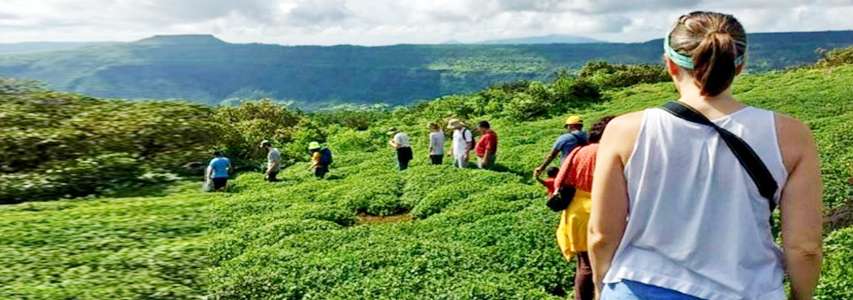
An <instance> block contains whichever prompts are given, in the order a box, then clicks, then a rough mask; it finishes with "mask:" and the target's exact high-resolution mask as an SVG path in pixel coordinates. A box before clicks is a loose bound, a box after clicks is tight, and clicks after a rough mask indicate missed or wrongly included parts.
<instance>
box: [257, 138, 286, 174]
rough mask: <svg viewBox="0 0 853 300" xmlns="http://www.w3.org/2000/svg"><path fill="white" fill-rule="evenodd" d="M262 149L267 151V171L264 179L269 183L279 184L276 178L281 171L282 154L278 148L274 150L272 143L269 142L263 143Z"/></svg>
mask: <svg viewBox="0 0 853 300" xmlns="http://www.w3.org/2000/svg"><path fill="white" fill-rule="evenodd" d="M261 148H263V149H265V150H267V169H266V172H264V174H265V176H264V179H265V180H266V181H269V182H277V181H278V178H276V176H278V172H280V171H281V152H279V151H278V149H277V148H273V146H272V143H270V141H267V140H264V141H263V142H261Z"/></svg>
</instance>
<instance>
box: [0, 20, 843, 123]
mask: <svg viewBox="0 0 853 300" xmlns="http://www.w3.org/2000/svg"><path fill="white" fill-rule="evenodd" d="M749 38H750V54H749V59H750V64H749V66H750V67H749V68H750V71H753V72H758V71H767V70H774V69H782V68H785V67H790V66H796V65H802V64H811V63H814V62H815V61H816V60H817V59H818V58H819V57H820V56H819V54H818V53H816V50H817V49H821V48H822V49H831V48H838V47H846V46H849V45H853V31H834V32H795V33H756V34H751V35H750V37H749ZM660 48H661V41H660V40H652V41H649V42H645V43H585V44H532V45H396V46H385V47H361V46H346V45H342V46H332V47H317V46H279V45H263V44H231V43H226V42H223V41H221V40H219V39H217V38H215V37H213V36H205V35H185V36H155V37H152V38H148V39H144V40H141V41H138V42H134V43H119V44H108V45H102V46H95V47H86V48H81V49H75V50H68V51H59V52H49V53H38V54H29V55H6V56H0V76H7V77H16V78H28V79H36V80H41V81H44V82H46V83H48V84H49V87H50V88H52V89H55V90H61V91H72V92H80V93H83V94H86V95H92V96H97V97H116V98H131V99H141V98H144V99H176V98H180V99H187V100H190V101H193V102H196V103H204V104H218V103H221V102H222V101H226V103H233V102H234V101H238V100H239V99H256V98H260V97H268V98H273V99H277V100H284V101H293V103H294V104H296V105H297V106H300V107H302V108H317V107H324V106H329V105H333V104H341V103H358V104H365V103H367V104H374V103H386V104H410V103H412V102H413V101H416V100H425V99H433V98H436V97H439V96H444V95H450V94H459V93H469V92H474V91H477V90H480V89H483V88H485V87H487V86H490V85H492V84H496V83H501V82H509V81H516V80H521V79H527V80H551V79H553V74H554V73H555V72H557V71H559V70H562V69H569V70H574V71H576V70H578V69H579V68H580V67H581V66H583V65H584V64H586V63H587V62H588V61H590V60H596V59H600V60H605V61H607V62H610V63H629V64H658V63H660V60H661V55H660ZM229 100H230V101H229Z"/></svg>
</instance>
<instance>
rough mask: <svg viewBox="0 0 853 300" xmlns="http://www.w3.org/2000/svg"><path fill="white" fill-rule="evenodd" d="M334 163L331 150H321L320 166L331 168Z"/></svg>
mask: <svg viewBox="0 0 853 300" xmlns="http://www.w3.org/2000/svg"><path fill="white" fill-rule="evenodd" d="M333 162H334V160H333V159H332V151H331V150H329V148H323V150H320V165H323V166H329V165H331V164H332V163H333Z"/></svg>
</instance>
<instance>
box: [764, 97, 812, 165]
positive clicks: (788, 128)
mask: <svg viewBox="0 0 853 300" xmlns="http://www.w3.org/2000/svg"><path fill="white" fill-rule="evenodd" d="M774 113H775V115H776V136H777V137H778V141H779V150H780V151H781V153H782V161H783V163H784V164H785V168H786V169H787V170H788V172H791V171H792V170H793V168H794V167H795V166H796V165H797V163H798V162H799V161H800V159H801V158H802V157H803V155H806V154H809V153H811V152H815V151H816V148H817V146H816V145H815V141H814V136H813V135H812V131H811V129H809V127H808V126H807V125H806V124H805V123H803V122H802V121H800V120H798V119H797V118H794V117H792V116H789V115H786V114H783V113H778V112H774Z"/></svg>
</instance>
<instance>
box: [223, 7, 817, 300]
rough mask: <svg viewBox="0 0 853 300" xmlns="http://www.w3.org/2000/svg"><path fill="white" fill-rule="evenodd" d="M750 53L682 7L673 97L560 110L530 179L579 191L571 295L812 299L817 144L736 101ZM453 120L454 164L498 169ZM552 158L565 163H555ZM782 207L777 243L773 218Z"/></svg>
mask: <svg viewBox="0 0 853 300" xmlns="http://www.w3.org/2000/svg"><path fill="white" fill-rule="evenodd" d="M746 50H747V39H746V33H745V31H744V29H743V27H742V26H741V24H740V23H739V22H738V20H737V19H735V18H734V17H733V16H731V15H726V14H721V13H715V12H701V11H699V12H692V13H690V14H687V15H684V16H681V17H680V18H678V20H677V22H676V23H675V25H674V26H673V27H672V29H671V30H670V31H669V32H668V33H667V35H666V36H665V38H664V45H663V53H664V58H665V59H664V61H665V67H666V70H667V71H668V72H669V74H670V75H671V78H672V80H673V83H674V84H675V86H676V88H677V90H678V92H679V96H680V97H679V99H677V101H674V102H670V103H667V104H666V105H665V106H663V107H661V108H649V109H646V110H644V111H639V112H633V113H628V114H625V115H621V116H618V117H615V118H614V117H612V116H608V117H604V118H602V119H601V120H599V121H598V122H597V123H595V124H594V125H592V126H591V128H590V130H589V132H584V131H583V120H582V118H581V117H580V116H571V117H569V118H568V119H567V120H566V122H565V128H566V132H565V133H564V134H562V135H561V136H559V137H558V138H557V139H556V142H555V143H554V145H553V147H552V149H551V151H550V152H548V153H547V154H546V155H545V159H544V161H543V162H542V164H541V165H539V166H538V167H536V168H535V170H533V175H534V178H536V179H537V180H538V181H539V182H541V183H542V184H543V185H545V187H546V188H547V191H548V195H549V197H554V196H558V195H560V194H563V193H564V190H566V189H568V188H569V187H570V188H571V190H572V191H573V193H572V194H571V195H572V196H571V197H570V198H569V202H568V203H567V206H566V207H565V208H564V209H562V210H561V215H560V218H559V224H558V225H557V231H556V235H557V238H556V240H557V244H558V245H559V248H560V250H561V251H562V254H563V256H564V257H565V258H566V259H569V260H571V259H574V260H576V272H575V280H574V281H575V284H574V296H575V299H593V298H601V299H785V298H786V287H785V284H784V283H783V280H784V278H788V279H789V282H790V285H789V292H790V294H791V297H790V298H791V299H811V298H812V295H813V293H814V290H815V287H816V285H817V281H818V277H819V275H820V265H821V256H822V250H821V247H822V223H821V222H822V214H821V213H822V212H821V210H822V207H821V193H822V190H821V186H822V185H821V179H820V174H819V167H818V166H819V161H818V156H817V150H816V146H815V143H814V139H813V136H812V134H811V132H810V131H809V129H808V127H806V126H805V125H804V124H803V123H802V122H800V121H798V120H796V119H794V118H792V117H789V116H786V115H783V114H780V113H775V112H772V111H768V110H764V109H759V108H755V107H750V106H746V105H744V104H742V103H741V102H739V101H737V100H736V99H735V98H734V97H733V95H732V83H733V81H734V79H735V77H736V76H737V75H739V74H740V73H741V71H743V69H744V66H745V60H746ZM662 100H663V99H662ZM429 127H430V130H431V133H430V135H429V155H430V161H431V162H432V163H433V164H441V163H442V161H443V157H444V154H445V152H444V133H443V132H442V130H441V128H439V126H438V125H437V124H430V126H429ZM448 127H449V129H452V130H453V136H452V139H453V140H452V143H451V147H450V153H448V156H449V157H451V158H452V159H453V164H454V165H456V166H457V167H460V168H464V167H466V166H467V164H468V161H469V157H468V155H469V153H470V151H472V150H474V151H475V154H476V155H477V165H478V167H480V168H486V169H488V168H491V167H493V166H494V164H495V158H496V154H497V143H498V139H497V135H496V134H495V133H494V131H492V130H491V126H490V124H489V123H488V122H486V121H483V122H480V123H479V124H478V127H477V129H478V130H479V131H480V132H481V133H482V135H481V137H480V139H479V141H478V142H477V143H476V145H475V144H474V138H473V134H472V132H471V131H470V130H469V129H467V128H466V126H465V124H464V123H463V122H462V121H460V120H450V122H449V124H448ZM388 133H389V135H390V141H389V145H390V146H391V147H393V148H394V149H396V152H397V161H398V167H399V169H400V170H405V169H406V168H407V167H408V166H409V162H410V161H411V160H412V156H413V155H412V145H411V143H410V142H409V137H408V136H407V135H406V134H405V133H403V132H400V131H399V130H396V129H395V128H392V129H391V130H389V131H388ZM262 146H263V147H265V148H266V149H267V150H268V161H269V163H268V166H267V170H266V177H267V179H268V180H270V181H275V180H276V179H275V178H276V174H277V173H278V171H279V168H280V161H281V155H280V153H279V152H278V150H277V149H275V148H272V147H271V146H270V144H269V143H268V142H265V143H263V144H262ZM309 150H310V151H311V153H312V161H313V163H312V168H314V170H315V175H317V176H318V177H323V176H324V175H325V174H326V173H327V172H328V166H329V163H330V162H331V154H330V152H329V151H328V149H325V148H322V147H321V146H320V145H319V144H318V143H311V145H310V146H309ZM325 156H328V158H324V157H325ZM557 157H559V160H560V164H559V165H560V167H559V168H556V167H552V166H551V164H552V161H553V160H555V159H556V158H557ZM228 164H229V163H228V161H227V159H225V158H223V157H221V154H219V153H218V154H217V157H216V158H214V159H213V160H212V161H211V163H210V169H211V170H212V171H210V172H209V173H208V174H207V176H208V177H210V178H212V179H217V178H222V176H223V174H224V175H226V177H227V171H225V172H223V171H222V170H223V168H224V166H227V165H228ZM543 172H544V173H546V174H547V179H544V180H543V179H541V175H542V173H543ZM217 182H218V183H217ZM214 184H215V185H216V186H223V185H224V184H225V183H224V181H223V180H221V179H220V180H218V181H216V180H215V182H214ZM548 201H549V202H550V201H551V200H550V199H549V200H548ZM777 205H778V206H780V211H781V214H780V217H779V219H780V220H781V226H780V228H781V235H782V237H784V239H783V243H782V247H781V249H780V247H779V246H777V245H776V243H775V236H774V226H773V221H772V218H771V216H772V214H773V211H774V209H775V207H776V206H777ZM549 206H550V205H549Z"/></svg>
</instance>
